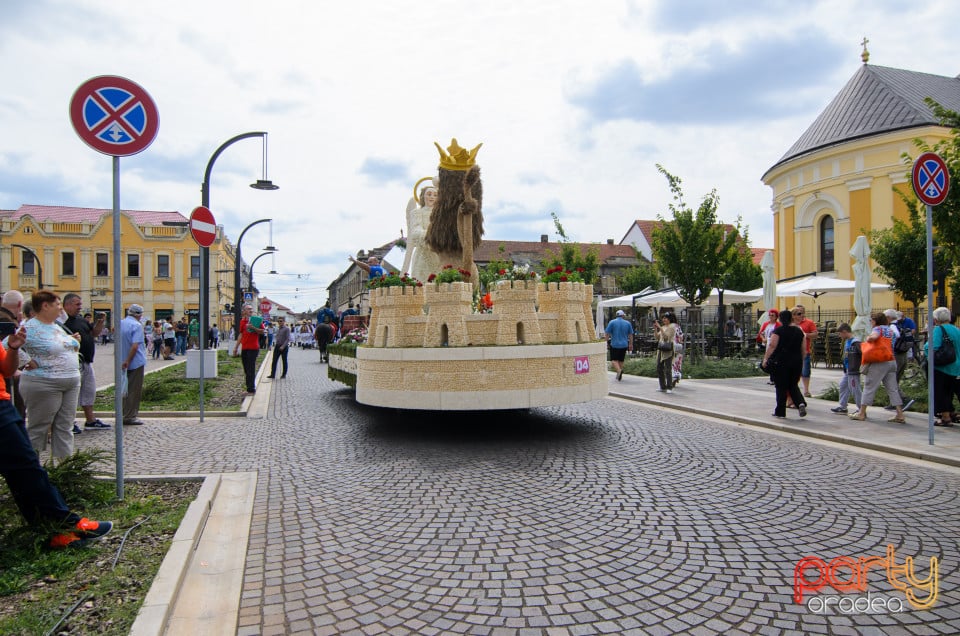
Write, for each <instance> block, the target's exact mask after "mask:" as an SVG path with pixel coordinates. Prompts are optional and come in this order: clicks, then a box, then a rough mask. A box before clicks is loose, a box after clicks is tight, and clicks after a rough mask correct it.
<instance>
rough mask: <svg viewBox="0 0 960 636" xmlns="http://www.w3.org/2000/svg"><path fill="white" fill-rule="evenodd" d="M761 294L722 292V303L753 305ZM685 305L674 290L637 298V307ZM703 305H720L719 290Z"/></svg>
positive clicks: (711, 294)
mask: <svg viewBox="0 0 960 636" xmlns="http://www.w3.org/2000/svg"><path fill="white" fill-rule="evenodd" d="M761 296H762V293H754V292H741V291H737V290H735V289H724V290H723V302H724V304H726V305H739V304H743V303H754V302H757V301H758V300H760V298H761ZM681 304H682V305H686V304H687V301H685V300H684V299H683V298H681V297H680V294H678V293H677V292H676V290H671V291H665V292H660V293H659V294H650V295H647V296H641V297H640V298H637V305H640V306H641V307H657V306H659V305H681ZM703 304H704V305H709V306H715V305H719V304H720V290H719V289H717V288H713V289H712V290H710V295H709V296H708V297H707V299H706V300H705V301H704V302H703Z"/></svg>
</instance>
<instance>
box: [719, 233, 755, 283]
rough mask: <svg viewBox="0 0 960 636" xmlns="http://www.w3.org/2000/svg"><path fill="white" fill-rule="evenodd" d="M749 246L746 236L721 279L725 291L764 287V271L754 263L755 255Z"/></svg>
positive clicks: (736, 249)
mask: <svg viewBox="0 0 960 636" xmlns="http://www.w3.org/2000/svg"><path fill="white" fill-rule="evenodd" d="M744 234H746V233H744ZM747 245H748V243H747V237H746V235H744V236H743V237H742V242H740V243H739V244H738V245H737V246H736V248H735V249H734V257H733V260H732V262H731V263H730V265H729V267H728V268H727V271H726V272H725V273H724V274H723V275H722V276H721V277H720V281H721V283H722V286H723V288H724V289H735V290H737V291H748V290H751V289H757V288H758V287H762V286H763V270H762V269H760V266H759V265H757V264H756V263H754V262H753V253H752V252H751V251H750V248H749V247H748V246H747Z"/></svg>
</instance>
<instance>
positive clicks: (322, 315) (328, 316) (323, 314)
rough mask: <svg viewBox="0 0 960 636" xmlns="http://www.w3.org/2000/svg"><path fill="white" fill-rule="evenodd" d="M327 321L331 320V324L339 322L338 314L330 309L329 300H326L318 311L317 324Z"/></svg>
mask: <svg viewBox="0 0 960 636" xmlns="http://www.w3.org/2000/svg"><path fill="white" fill-rule="evenodd" d="M325 322H329V323H331V324H334V323H336V322H337V314H335V313H333V310H332V309H330V301H329V300H328V301H327V302H326V304H324V306H323V309H321V310H320V311H318V312H317V324H318V325H320V324H323V323H325Z"/></svg>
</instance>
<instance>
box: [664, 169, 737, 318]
mask: <svg viewBox="0 0 960 636" xmlns="http://www.w3.org/2000/svg"><path fill="white" fill-rule="evenodd" d="M657 170H659V171H660V173H661V174H662V175H663V176H665V177H666V178H667V183H668V184H669V186H670V192H671V193H673V199H674V201H676V203H671V204H670V206H669V207H670V212H671V214H672V215H673V219H672V220H671V221H669V222H666V223H663V224H662V225H661V226H660V227H659V228H657V229H655V230H654V231H653V246H652V247H653V257H654V260H655V262H656V264H657V269H658V271H659V272H660V273H661V274H662V275H663V276H665V277H666V278H667V280H669V281H670V282H671V283H672V284H673V285H675V286H676V288H677V293H678V294H680V297H681V298H683V299H684V300H685V301H687V302H688V303H689V304H691V305H700V304H701V303H703V302H704V301H705V300H706V299H707V297H708V296H709V295H710V290H711V289H713V287H714V286H716V284H717V283H718V282H720V281H721V277H722V276H723V275H724V274H725V273H726V272H727V271H728V270H729V269H730V266H731V265H732V264H733V263H734V262H736V260H737V258H738V256H739V252H738V250H737V245H738V241H739V240H740V235H739V233H740V220H739V219H737V225H736V231H735V232H729V233H728V232H726V229H725V227H724V226H723V225H722V224H719V223H718V222H717V206H718V205H719V198H718V196H717V191H716V190H711V191H710V193H709V194H707V195H706V196H704V197H703V201H701V202H700V206H699V207H698V208H697V210H696V211H694V210H693V209H691V208H690V207H689V206H688V205H687V204H686V202H685V201H684V200H683V190H682V189H681V187H680V185H681V181H680V178H679V177H675V176H674V175H672V174H670V173H669V172H667V171H666V169H664V167H663V166H661V165H660V164H657ZM659 218H660V219H661V220H663V217H662V216H660V217H659Z"/></svg>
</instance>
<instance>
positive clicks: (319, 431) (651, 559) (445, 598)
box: [78, 349, 960, 635]
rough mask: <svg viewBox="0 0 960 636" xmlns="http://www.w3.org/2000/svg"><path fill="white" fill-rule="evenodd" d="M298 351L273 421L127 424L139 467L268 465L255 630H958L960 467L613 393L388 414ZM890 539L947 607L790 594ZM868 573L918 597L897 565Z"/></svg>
mask: <svg viewBox="0 0 960 636" xmlns="http://www.w3.org/2000/svg"><path fill="white" fill-rule="evenodd" d="M290 363H291V370H290V375H289V377H288V378H286V379H283V380H280V379H277V380H274V381H273V382H274V384H273V387H272V395H271V397H270V405H269V411H268V415H267V417H266V418H264V419H259V420H256V419H246V420H245V419H241V418H232V419H208V420H207V421H206V422H204V423H203V424H200V423H198V422H197V421H196V420H189V421H188V420H186V419H170V420H161V419H154V420H150V419H149V418H146V419H147V421H148V423H147V425H146V426H142V427H127V428H126V430H125V434H126V449H125V454H126V470H127V472H128V474H145V473H202V472H211V471H250V470H252V471H258V472H259V482H258V489H257V497H256V502H255V510H254V518H253V524H252V528H251V543H250V546H249V549H248V554H247V567H246V573H245V577H244V586H243V598H242V601H241V610H240V621H239V623H240V624H239V628H238V633H239V634H244V635H252V634H351V633H353V634H379V633H387V634H460V633H462V634H491V635H492V634H557V635H560V634H673V633H702V634H712V633H726V634H779V633H824V634H827V633H829V634H855V633H871V631H872V633H884V634H898V633H902V634H935V633H944V634H947V633H956V632H957V631H958V629H960V628H958V626H960V591H958V589H957V588H958V583H960V574H958V558H960V550H958V538H960V514H958V505H957V492H958V490H960V472H958V471H957V470H956V469H950V468H945V467H944V468H938V467H933V466H930V465H922V464H920V463H918V462H909V461H902V460H899V459H896V458H894V457H892V456H881V455H879V454H876V453H874V454H868V453H865V452H858V451H855V450H848V449H844V448H838V447H835V446H830V445H824V444H818V443H815V442H812V441H808V440H805V439H799V438H795V437H790V436H785V435H779V434H771V433H765V432H759V431H755V430H752V429H749V428H744V427H737V426H731V425H728V424H723V423H718V422H716V421H712V420H710V419H706V418H701V417H698V416H687V415H685V414H684V413H682V412H677V411H673V412H670V411H664V410H659V409H656V408H650V407H647V406H643V405H638V404H631V403H627V402H625V401H620V400H614V399H607V400H602V401H597V402H592V403H588V404H581V405H574V406H570V407H563V408H548V409H533V410H530V411H522V412H508V413H480V414H466V415H465V414H461V413H440V414H436V413H409V412H396V411H389V410H377V409H373V408H368V407H364V406H361V405H358V404H356V403H355V402H354V400H353V396H352V393H351V391H349V390H347V389H346V388H344V387H343V386H342V385H339V384H336V383H333V382H330V381H329V380H327V379H326V366H325V365H321V364H320V363H319V356H318V354H317V352H316V351H309V350H307V351H304V350H299V349H294V350H292V351H291V352H290ZM264 388H265V387H264ZM258 393H259V392H258ZM110 443H112V435H110V434H101V435H86V434H85V435H82V436H81V437H80V438H79V439H78V445H79V446H81V447H82V446H84V445H90V444H97V445H104V446H109V444H110ZM888 544H892V545H893V546H894V548H895V550H896V560H897V563H898V564H902V563H903V561H904V559H905V558H906V557H913V558H915V559H916V562H915V567H916V570H917V575H918V576H919V577H921V578H923V577H926V575H927V566H928V563H929V558H930V557H937V558H938V559H939V560H940V563H939V568H940V571H939V597H938V599H937V601H936V603H934V604H933V606H932V607H931V608H930V609H927V610H918V609H915V608H914V607H912V606H910V605H909V604H907V603H906V602H904V603H903V611H901V612H884V613H875V614H870V613H859V614H856V615H849V614H845V613H843V612H842V611H840V610H839V609H838V608H837V607H836V606H835V605H834V606H833V607H830V608H828V615H823V614H818V613H815V612H814V611H811V609H810V606H809V605H807V604H806V603H807V601H808V600H809V598H810V597H811V596H817V595H818V594H819V595H836V594H839V592H836V591H835V590H833V589H832V588H830V587H826V588H824V589H822V590H820V591H819V592H816V591H807V592H806V595H805V596H804V604H802V605H801V604H797V603H795V602H794V601H793V598H792V595H793V584H794V566H795V565H796V563H797V562H798V561H799V560H800V559H802V558H803V557H806V556H808V555H816V556H819V557H821V558H822V559H824V561H827V562H829V561H830V560H831V559H833V558H835V557H840V556H850V557H853V559H856V558H857V557H860V556H864V557H866V556H884V555H886V552H887V545H888ZM806 576H807V578H808V579H809V580H810V581H813V580H815V579H816V577H817V574H816V571H815V570H811V571H808V572H807V574H806ZM837 576H838V578H843V579H844V580H846V579H847V578H849V577H850V576H851V571H850V570H849V569H848V568H844V569H841V570H840V571H839V572H838V573H837ZM868 582H869V587H868V591H869V592H870V594H871V595H872V596H873V597H877V596H882V597H886V598H889V597H892V596H897V597H899V598H900V599H903V598H904V595H903V593H902V592H899V591H897V590H895V589H894V588H893V587H892V586H891V585H890V583H889V582H888V581H887V580H886V577H885V573H884V571H883V568H882V567H879V566H878V567H875V568H874V569H873V570H871V572H870V575H869V579H868ZM862 595H863V596H865V595H866V592H863V593H862ZM917 596H918V597H920V598H921V599H922V598H926V597H927V593H926V592H923V591H920V590H917ZM871 628H872V630H871Z"/></svg>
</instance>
